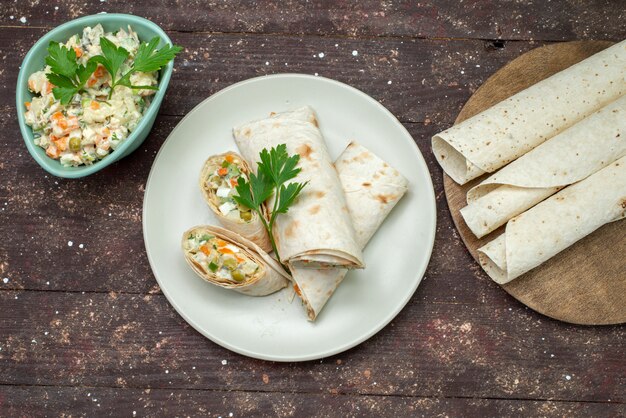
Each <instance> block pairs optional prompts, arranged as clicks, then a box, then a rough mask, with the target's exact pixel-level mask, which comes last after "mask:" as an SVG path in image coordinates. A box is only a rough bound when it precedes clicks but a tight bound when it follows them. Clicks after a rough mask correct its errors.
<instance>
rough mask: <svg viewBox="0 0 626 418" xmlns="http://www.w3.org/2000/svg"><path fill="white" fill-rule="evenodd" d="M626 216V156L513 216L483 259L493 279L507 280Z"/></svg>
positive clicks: (481, 255)
mask: <svg viewBox="0 0 626 418" xmlns="http://www.w3.org/2000/svg"><path fill="white" fill-rule="evenodd" d="M624 217H626V157H622V158H620V159H619V160H617V161H615V162H614V163H612V164H610V165H608V166H606V167H605V168H603V169H602V170H600V171H598V172H597V173H595V174H592V175H591V176H589V177H587V178H586V179H584V180H582V181H580V182H578V183H576V184H574V185H571V186H569V187H566V188H565V189H563V190H561V191H560V192H558V193H557V194H555V195H553V196H551V197H550V198H549V199H547V200H544V201H543V202H541V203H539V204H538V205H537V206H535V207H533V208H532V209H529V210H528V211H526V212H524V213H522V214H521V215H519V216H517V217H515V218H513V219H511V220H510V221H509V222H508V223H507V225H506V230H505V232H504V233H503V234H502V235H500V236H499V237H498V238H496V239H495V240H493V241H491V242H489V243H488V244H487V245H485V246H483V247H481V248H479V249H478V256H479V260H480V264H481V265H482V267H483V268H484V269H485V271H486V272H487V274H489V276H490V277H491V278H492V279H493V280H494V281H495V282H497V283H500V284H504V283H508V282H510V281H511V280H514V279H515V278H517V277H519V276H521V275H522V274H524V273H526V272H527V271H530V270H532V269H534V268H535V267H537V266H539V265H540V264H541V263H543V262H545V261H547V260H548V259H550V258H551V257H553V256H554V255H556V254H558V253H559V252H561V251H563V250H564V249H566V248H567V247H569V246H570V245H572V244H574V243H575V242H576V241H578V240H580V239H582V238H584V237H586V236H587V235H589V234H591V233H592V232H593V231H595V230H596V229H598V228H600V227H601V226H603V225H605V224H607V223H609V222H614V221H617V220H619V219H623V218H624ZM622 226H623V225H622ZM573 267H574V266H573Z"/></svg>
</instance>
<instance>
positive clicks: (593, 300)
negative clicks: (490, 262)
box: [444, 41, 626, 325]
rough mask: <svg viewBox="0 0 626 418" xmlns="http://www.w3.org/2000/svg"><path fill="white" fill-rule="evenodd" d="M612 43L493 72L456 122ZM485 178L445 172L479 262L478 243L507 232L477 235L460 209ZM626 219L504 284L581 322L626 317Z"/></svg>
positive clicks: (534, 54) (577, 45)
mask: <svg viewBox="0 0 626 418" xmlns="http://www.w3.org/2000/svg"><path fill="white" fill-rule="evenodd" d="M610 45H611V42H603V41H584V42H568V43H564V44H556V45H548V46H544V47H542V48H537V49H535V50H532V51H530V52H528V53H526V54H524V55H522V56H520V57H519V58H517V59H515V60H514V61H512V62H511V63H509V64H507V65H506V66H505V67H503V68H502V69H501V70H499V71H498V72H497V73H495V74H494V75H493V76H492V77H490V78H489V79H488V80H487V81H486V82H485V83H484V84H483V85H482V86H481V87H480V88H479V89H478V90H477V91H476V93H474V95H473V96H472V97H471V98H470V99H469V100H468V102H467V103H466V104H465V106H464V107H463V110H461V113H460V114H459V116H458V117H457V119H456V123H459V122H462V121H463V120H465V119H467V118H469V117H471V116H473V115H475V114H477V113H480V112H482V111H483V110H485V109H487V108H489V107H491V106H493V105H494V104H496V103H498V102H500V101H502V100H504V99H506V98H508V97H510V96H512V95H513V94H515V93H517V92H518V91H521V90H523V89H525V88H527V87H529V86H531V85H533V84H535V83H537V82H538V81H541V80H543V79H544V78H547V77H549V76H551V75H552V74H554V73H556V72H559V71H561V70H563V69H565V68H567V67H569V66H570V65H573V64H575V63H577V62H579V61H581V60H583V59H585V58H587V57H589V56H591V55H593V54H595V53H596V52H599V51H601V50H603V49H605V48H607V47H608V46H610ZM481 180H482V179H476V180H474V181H473V182H471V183H469V184H466V185H464V186H460V185H458V184H456V183H455V182H454V181H453V180H452V179H451V178H450V177H448V176H447V175H445V179H444V186H445V191H446V197H447V199H448V204H449V207H450V210H451V213H452V218H453V219H454V223H455V225H456V226H457V229H458V230H459V233H460V235H461V238H462V239H463V242H464V243H465V244H466V245H467V248H468V250H469V251H470V253H471V254H472V256H473V257H474V259H476V260H477V261H478V253H477V250H478V248H480V247H482V246H483V245H485V244H487V243H488V242H490V241H491V240H493V239H494V238H495V237H497V236H499V235H500V234H502V233H503V232H504V229H505V227H506V225H505V226H502V227H501V228H499V229H498V230H496V231H494V232H492V233H491V234H489V235H487V236H485V237H483V238H482V239H477V238H476V237H475V236H474V234H473V233H472V232H471V231H470V229H469V228H468V227H467V225H466V224H465V221H464V220H463V217H462V216H461V213H460V209H461V208H462V207H464V206H465V205H466V204H467V203H466V201H465V196H466V194H467V191H468V190H469V189H470V188H472V187H473V186H474V185H476V184H478V183H479V182H480V181H481ZM625 253H626V220H622V221H618V222H614V223H612V224H609V225H605V226H604V227H602V228H600V229H599V230H597V231H595V232H594V233H593V234H591V235H589V236H587V237H586V238H584V239H582V240H581V241H579V242H577V243H576V244H574V245H572V246H571V247H569V248H568V249H566V250H564V251H562V252H561V253H559V254H558V255H556V256H555V257H553V258H552V259H550V260H548V261H547V262H546V263H544V264H542V265H541V266H539V267H538V268H536V269H534V270H532V271H530V272H528V273H526V274H525V275H523V276H522V277H520V278H518V279H516V280H514V281H512V282H510V283H507V284H505V285H503V286H502V287H503V288H504V290H506V291H507V292H508V293H509V294H511V295H512V296H513V297H515V298H516V299H517V300H519V301H520V302H522V303H524V304H525V305H526V306H529V307H530V308H532V309H534V310H536V311H537V312H540V313H542V314H544V315H547V316H549V317H552V318H555V319H559V320H561V321H566V322H571V323H575V324H586V325H604V324H618V323H623V322H626V299H625V298H626V261H625V259H624V258H623V254H625Z"/></svg>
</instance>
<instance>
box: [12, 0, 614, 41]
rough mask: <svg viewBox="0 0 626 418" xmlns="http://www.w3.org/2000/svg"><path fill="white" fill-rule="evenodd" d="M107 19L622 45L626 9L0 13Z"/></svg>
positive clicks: (65, 4) (344, 7) (268, 6)
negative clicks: (114, 16)
mask: <svg viewBox="0 0 626 418" xmlns="http://www.w3.org/2000/svg"><path fill="white" fill-rule="evenodd" d="M620 4H621V7H620ZM102 11H107V12H109V13H110V12H112V11H115V12H119V13H130V14H134V15H138V16H143V17H146V18H148V19H150V20H152V21H153V22H155V23H157V24H158V25H160V26H161V27H163V28H164V29H165V30H169V31H184V32H212V33H216V34H220V33H224V32H246V33H273V34H310V35H326V36H328V35H335V36H342V37H345V36H350V37H362V38H363V37H390V36H394V37H398V36H402V37H405V38H415V37H420V38H423V37H428V38H471V39H513V40H531V39H542V40H555V41H562V40H572V39H579V38H591V39H593V38H595V39H603V38H607V36H608V37H609V38H611V39H616V40H617V39H620V38H622V37H623V35H624V33H623V32H624V31H623V25H620V23H621V22H623V19H624V7H623V2H621V1H610V0H586V1H584V2H575V1H571V0H553V1H550V2H547V1H539V2H520V1H515V0H504V1H497V0H467V1H464V2H463V3H462V4H459V2H457V1H454V0H425V1H420V2H416V1H410V0H400V1H394V2H389V1H383V0H361V1H358V2H352V1H345V0H344V1H337V0H316V1H306V0H288V1H283V0H270V1H261V0H256V1H247V0H231V1H215V0H212V1H198V0H191V1H190V0H153V1H150V2H149V3H148V2H145V3H144V2H139V1H124V0H107V1H106V2H103V1H100V2H99V1H88V2H76V1H72V0H60V1H55V2H54V3H51V2H46V1H33V2H9V1H7V2H5V4H3V7H2V10H1V11H0V25H10V26H24V25H29V26H44V27H54V26H57V25H59V24H61V23H64V22H66V21H67V20H70V19H75V18H77V17H80V16H84V15H89V14H95V13H99V12H102ZM21 18H24V19H25V21H24V23H22V22H21V21H20V19H21ZM611 22H615V24H610V23H611Z"/></svg>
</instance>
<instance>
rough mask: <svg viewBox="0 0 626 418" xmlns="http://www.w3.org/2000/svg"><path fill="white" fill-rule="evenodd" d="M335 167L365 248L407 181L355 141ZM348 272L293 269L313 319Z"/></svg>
mask: <svg viewBox="0 0 626 418" xmlns="http://www.w3.org/2000/svg"><path fill="white" fill-rule="evenodd" d="M335 167H336V169H337V172H338V173H339V179H340V180H341V184H342V185H343V189H344V191H345V193H346V203H347V205H348V209H349V211H350V215H351V216H352V221H353V223H354V229H355V231H356V238H357V243H358V245H359V246H360V248H365V245H366V244H367V243H368V241H369V240H370V238H371V237H372V235H374V233H375V232H376V231H377V230H378V228H379V227H380V225H381V224H382V223H383V221H384V220H385V218H386V217H387V215H389V212H391V210H392V209H393V208H394V206H395V205H396V203H398V201H399V200H400V199H401V198H402V196H404V194H405V193H406V191H407V187H408V182H407V180H406V178H404V177H403V176H402V174H400V172H398V170H396V169H394V168H393V167H390V166H389V165H388V164H387V163H386V162H385V161H383V160H382V159H380V158H379V157H377V156H376V155H375V154H374V153H372V152H371V151H370V150H368V149H367V148H365V147H364V146H362V145H360V144H358V143H357V142H355V141H353V142H351V143H350V145H348V147H347V148H346V149H345V150H344V152H343V153H342V154H341V155H340V156H339V158H338V159H337V160H336V162H335ZM347 272H348V270H346V269H326V270H312V269H300V268H292V269H291V274H292V281H293V283H294V288H296V289H297V293H298V295H299V296H300V299H301V300H302V303H303V305H304V307H305V309H306V312H307V317H308V319H309V320H310V321H314V320H315V319H316V318H317V316H318V315H319V313H320V311H321V310H322V308H323V307H324V305H325V304H326V302H327V301H328V299H329V298H330V297H331V296H332V294H333V293H334V291H335V289H337V287H338V286H339V284H340V283H341V281H342V280H343V278H344V277H345V276H346V273H347ZM296 286H297V287H296Z"/></svg>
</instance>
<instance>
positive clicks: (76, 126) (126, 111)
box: [24, 24, 158, 166]
mask: <svg viewBox="0 0 626 418" xmlns="http://www.w3.org/2000/svg"><path fill="white" fill-rule="evenodd" d="M101 38H106V39H107V40H108V41H110V42H112V43H113V44H114V45H115V46H116V47H122V48H124V49H125V50H127V51H128V52H129V55H128V58H127V59H126V60H124V62H123V63H122V64H121V66H120V73H121V74H124V73H125V72H127V71H128V69H129V68H131V67H132V65H133V62H134V59H135V56H136V54H137V51H138V50H139V47H140V45H141V42H140V41H139V38H138V36H137V33H136V32H135V31H133V29H132V28H131V27H130V26H129V27H128V30H124V29H120V30H118V31H116V32H106V33H105V32H104V29H103V28H102V26H101V25H99V24H98V25H96V26H94V27H93V28H92V27H86V28H84V29H83V33H82V36H79V35H74V36H72V37H71V38H70V39H69V40H68V41H67V42H66V43H65V44H61V45H62V46H63V47H65V48H67V50H68V51H69V50H70V49H71V50H73V51H74V55H75V57H76V63H77V65H83V66H85V67H87V66H88V63H89V60H90V59H91V58H93V57H96V56H101V55H102V54H103V52H102V48H101V45H100V42H101ZM62 51H65V50H62ZM51 72H52V70H51V67H50V66H49V65H46V67H45V68H44V69H43V70H41V71H37V72H35V73H33V74H31V75H30V77H29V78H28V88H29V90H30V91H31V92H33V93H34V94H35V95H36V96H35V97H33V98H32V100H31V101H30V102H26V103H24V105H25V106H26V110H27V111H26V113H25V121H26V124H27V125H29V126H31V127H32V129H33V133H34V136H35V139H34V142H35V144H36V145H38V146H40V147H42V148H43V149H45V150H46V154H47V155H48V156H49V157H50V158H53V159H56V160H59V162H60V163H61V164H62V165H63V166H79V165H82V164H85V165H90V164H93V163H94V162H97V161H98V160H101V159H102V158H104V157H106V156H107V155H108V154H109V153H110V152H112V151H113V150H115V149H116V148H117V147H119V146H120V144H122V143H123V142H124V140H125V139H126V138H127V137H128V136H129V134H130V133H131V132H132V131H133V130H134V129H135V128H136V127H137V125H138V123H139V121H140V120H141V118H142V117H143V114H144V112H145V110H146V108H147V107H148V106H150V101H151V96H152V95H153V94H154V93H155V90H154V89H149V87H155V86H156V85H157V84H158V72H157V71H153V72H132V74H130V78H129V81H130V84H131V85H133V86H135V85H136V86H143V87H148V89H146V88H144V89H137V88H129V87H126V86H123V85H118V86H115V88H114V89H113V90H112V88H111V85H112V80H111V75H110V74H109V73H108V71H107V70H106V69H105V67H104V66H103V65H102V64H98V65H97V66H96V67H95V70H94V72H93V73H92V74H91V75H90V76H89V78H87V81H86V83H85V85H84V87H83V88H82V89H80V91H77V92H76V93H75V94H73V95H72V97H71V98H69V99H68V100H69V103H67V104H63V103H62V100H59V99H57V98H56V97H55V92H54V91H53V89H54V88H55V85H53V84H52V83H51V82H50V80H49V74H50V73H51ZM111 90H112V91H111Z"/></svg>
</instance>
